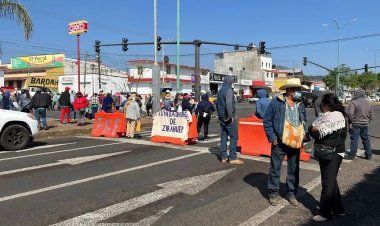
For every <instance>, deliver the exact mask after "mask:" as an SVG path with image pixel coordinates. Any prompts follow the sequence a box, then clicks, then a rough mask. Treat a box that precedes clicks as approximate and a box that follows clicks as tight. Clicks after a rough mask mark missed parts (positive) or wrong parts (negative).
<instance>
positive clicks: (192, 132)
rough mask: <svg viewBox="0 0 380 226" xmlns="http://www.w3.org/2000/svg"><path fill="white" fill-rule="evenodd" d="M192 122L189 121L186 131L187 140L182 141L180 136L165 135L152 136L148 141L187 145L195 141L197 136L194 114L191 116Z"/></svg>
mask: <svg viewBox="0 0 380 226" xmlns="http://www.w3.org/2000/svg"><path fill="white" fill-rule="evenodd" d="M191 118H192V122H190V123H189V131H188V133H187V140H185V141H183V140H182V139H180V138H174V137H166V136H152V138H151V139H150V141H152V142H155V143H171V144H177V145H187V144H194V143H196V138H198V131H197V117H196V116H195V114H193V115H192V116H191Z"/></svg>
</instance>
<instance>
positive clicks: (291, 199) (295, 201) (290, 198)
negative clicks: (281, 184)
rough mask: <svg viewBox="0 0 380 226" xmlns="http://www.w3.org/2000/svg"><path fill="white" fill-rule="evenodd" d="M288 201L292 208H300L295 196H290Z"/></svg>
mask: <svg viewBox="0 0 380 226" xmlns="http://www.w3.org/2000/svg"><path fill="white" fill-rule="evenodd" d="M287 200H288V201H289V203H290V204H291V205H292V206H298V201H297V199H296V197H295V196H294V195H291V196H288V197H287Z"/></svg>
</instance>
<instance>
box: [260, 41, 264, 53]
mask: <svg viewBox="0 0 380 226" xmlns="http://www.w3.org/2000/svg"><path fill="white" fill-rule="evenodd" d="M259 46H260V53H261V54H264V53H265V42H260V43H259Z"/></svg>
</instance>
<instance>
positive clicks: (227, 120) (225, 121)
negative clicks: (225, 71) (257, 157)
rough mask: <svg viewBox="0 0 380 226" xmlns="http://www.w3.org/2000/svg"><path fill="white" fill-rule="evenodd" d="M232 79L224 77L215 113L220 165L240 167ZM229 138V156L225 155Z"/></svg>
mask: <svg viewBox="0 0 380 226" xmlns="http://www.w3.org/2000/svg"><path fill="white" fill-rule="evenodd" d="M233 82H234V79H233V77H232V76H230V75H226V76H225V77H224V80H223V85H222V87H221V88H220V89H219V91H218V97H217V105H216V109H217V113H218V119H219V123H220V130H221V136H220V148H219V150H220V155H221V159H222V163H227V161H228V160H229V163H230V164H234V165H240V164H244V162H243V161H241V160H239V159H237V154H236V151H237V140H238V132H237V127H236V120H235V101H234V92H233V89H232V84H233ZM228 136H229V137H230V155H229V156H228V155H227V140H228Z"/></svg>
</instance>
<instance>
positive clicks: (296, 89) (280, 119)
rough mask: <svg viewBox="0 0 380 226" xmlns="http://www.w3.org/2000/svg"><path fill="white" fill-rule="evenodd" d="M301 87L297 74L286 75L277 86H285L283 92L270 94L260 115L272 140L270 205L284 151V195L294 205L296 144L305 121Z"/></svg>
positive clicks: (275, 201)
mask: <svg viewBox="0 0 380 226" xmlns="http://www.w3.org/2000/svg"><path fill="white" fill-rule="evenodd" d="M301 88H307V86H302V85H301V81H300V79H299V78H292V79H288V80H287V81H286V85H283V86H282V87H280V90H286V93H285V94H283V95H279V96H277V97H275V98H273V100H272V101H271V102H270V104H269V105H268V108H267V111H266V114H265V115H264V129H265V133H266V135H267V138H268V141H269V142H270V143H271V144H272V150H271V158H270V169H269V175H268V192H269V202H270V203H271V204H272V205H273V206H276V205H277V204H278V194H279V190H280V175H281V165H282V161H283V160H284V157H285V155H286V156H287V157H288V176H287V178H286V187H287V188H286V190H287V197H286V198H287V200H288V201H289V202H290V204H291V205H293V206H297V205H298V202H297V199H296V194H297V190H298V185H299V161H300V148H301V146H302V141H303V138H304V125H305V122H306V111H305V106H304V104H303V103H302V99H301V92H300V90H301Z"/></svg>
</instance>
